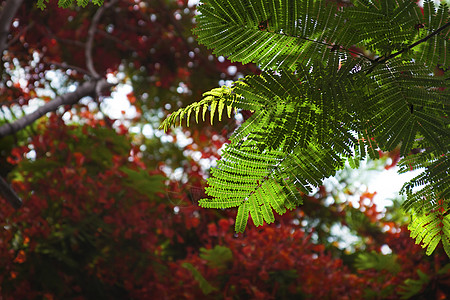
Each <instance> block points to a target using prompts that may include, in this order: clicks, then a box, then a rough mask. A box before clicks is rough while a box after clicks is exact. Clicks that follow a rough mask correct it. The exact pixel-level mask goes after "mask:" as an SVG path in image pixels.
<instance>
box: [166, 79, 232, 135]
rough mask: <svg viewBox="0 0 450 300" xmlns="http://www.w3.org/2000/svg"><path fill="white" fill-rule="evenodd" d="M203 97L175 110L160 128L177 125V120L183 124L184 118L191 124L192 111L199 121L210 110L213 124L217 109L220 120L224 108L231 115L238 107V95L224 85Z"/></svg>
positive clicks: (203, 118) (187, 123)
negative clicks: (200, 115) (200, 116)
mask: <svg viewBox="0 0 450 300" xmlns="http://www.w3.org/2000/svg"><path fill="white" fill-rule="evenodd" d="M203 97H204V98H203V99H202V100H201V101H199V102H195V103H193V104H191V105H189V106H187V107H186V108H180V109H179V110H177V111H176V112H173V113H172V114H171V115H170V116H169V117H167V118H166V119H165V120H164V122H163V123H162V124H161V126H160V128H161V129H164V130H168V129H169V127H170V126H172V125H176V123H177V120H178V122H179V124H180V125H181V122H182V121H183V119H186V125H187V126H189V121H190V117H191V114H192V113H195V121H196V122H197V123H198V121H199V114H200V113H201V114H202V120H203V121H205V116H206V112H207V111H209V112H210V120H211V124H212V123H213V120H214V115H215V113H216V111H217V115H218V117H219V121H221V120H222V113H223V110H224V108H226V109H227V115H228V117H229V118H230V117H231V111H232V110H233V108H237V107H238V106H235V104H238V101H237V97H236V95H235V94H233V91H232V89H231V88H228V87H226V86H223V87H221V88H216V89H212V90H211V91H208V92H206V93H204V94H203Z"/></svg>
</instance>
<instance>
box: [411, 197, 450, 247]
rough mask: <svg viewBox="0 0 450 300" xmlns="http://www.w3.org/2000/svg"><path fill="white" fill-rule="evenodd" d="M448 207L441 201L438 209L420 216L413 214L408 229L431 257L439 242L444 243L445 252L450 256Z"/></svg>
mask: <svg viewBox="0 0 450 300" xmlns="http://www.w3.org/2000/svg"><path fill="white" fill-rule="evenodd" d="M447 212H448V205H446V203H444V202H443V201H440V205H439V207H438V208H437V209H435V210H432V211H431V212H427V213H423V214H418V213H415V212H411V223H410V224H409V225H408V229H409V230H410V231H411V237H412V238H413V239H415V241H416V244H422V247H423V248H427V251H426V254H427V255H431V253H433V251H434V249H436V247H437V245H438V244H439V242H442V245H443V247H444V250H445V252H446V253H447V255H449V256H450V219H449V217H448V215H447Z"/></svg>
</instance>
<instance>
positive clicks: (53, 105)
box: [0, 79, 113, 138]
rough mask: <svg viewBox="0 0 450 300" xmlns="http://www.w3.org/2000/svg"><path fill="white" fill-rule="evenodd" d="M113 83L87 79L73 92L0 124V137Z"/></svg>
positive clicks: (102, 89) (107, 87)
mask: <svg viewBox="0 0 450 300" xmlns="http://www.w3.org/2000/svg"><path fill="white" fill-rule="evenodd" d="M112 86H113V84H110V83H108V82H107V81H106V80H105V79H102V80H100V81H87V82H85V83H83V84H82V85H81V86H79V87H78V88H77V89H76V90H75V91H74V92H71V93H67V94H64V95H62V96H59V97H56V98H55V99H53V100H52V101H50V102H47V103H46V104H44V105H42V106H41V107H39V108H38V109H37V110H36V111H34V112H32V113H30V114H27V115H25V116H23V117H21V118H19V119H17V120H15V121H14V122H11V123H9V124H4V125H2V126H0V138H2V137H4V136H7V135H11V134H14V133H16V132H18V131H20V130H22V129H23V128H25V127H27V126H28V125H30V124H32V123H33V122H34V121H36V120H37V119H39V118H40V117H42V116H44V115H45V114H47V113H49V112H53V111H56V110H57V109H58V108H59V107H60V106H63V105H73V104H75V103H77V102H78V101H79V100H80V99H81V98H83V97H86V96H96V95H97V93H98V91H104V90H107V89H110V88H111V87H112Z"/></svg>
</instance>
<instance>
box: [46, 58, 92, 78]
mask: <svg viewBox="0 0 450 300" xmlns="http://www.w3.org/2000/svg"><path fill="white" fill-rule="evenodd" d="M46 63H47V64H48V65H51V66H55V67H57V68H60V69H65V70H74V71H77V72H79V73H81V74H85V75H91V73H90V72H89V71H88V70H85V69H83V68H80V67H77V66H73V65H69V64H67V63H59V62H56V61H49V62H46Z"/></svg>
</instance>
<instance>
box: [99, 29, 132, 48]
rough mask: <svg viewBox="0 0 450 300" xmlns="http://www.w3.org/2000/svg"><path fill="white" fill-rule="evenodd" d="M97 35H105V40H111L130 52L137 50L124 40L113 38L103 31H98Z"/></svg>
mask: <svg viewBox="0 0 450 300" xmlns="http://www.w3.org/2000/svg"><path fill="white" fill-rule="evenodd" d="M97 33H98V34H100V35H103V36H104V37H105V38H107V39H110V40H112V41H113V42H115V43H118V44H120V45H122V46H124V47H125V48H127V49H128V50H132V51H136V48H134V47H132V46H130V45H128V44H126V43H125V42H124V41H123V40H121V39H119V38H118V37H115V36H113V35H112V34H109V33H107V32H105V31H103V30H97Z"/></svg>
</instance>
